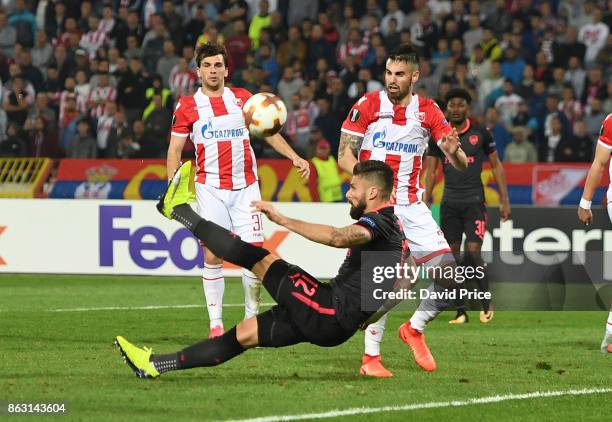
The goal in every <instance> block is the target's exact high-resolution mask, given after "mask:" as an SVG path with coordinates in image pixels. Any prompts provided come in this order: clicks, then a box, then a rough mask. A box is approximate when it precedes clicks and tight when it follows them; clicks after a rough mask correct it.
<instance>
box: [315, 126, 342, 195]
mask: <svg viewBox="0 0 612 422" xmlns="http://www.w3.org/2000/svg"><path fill="white" fill-rule="evenodd" d="M315 133H318V134H320V131H319V130H318V129H315V130H314V131H313V134H315ZM319 138H320V137H319ZM315 142H317V143H316V146H317V148H316V152H315V156H314V157H313V158H312V160H311V162H312V164H313V166H314V168H315V170H316V172H317V189H318V191H319V200H320V201H321V202H340V201H343V200H344V196H343V195H342V179H341V178H340V170H339V168H338V163H337V162H336V158H335V157H334V156H333V155H330V145H329V142H327V141H326V140H325V139H323V138H320V139H319V140H316V135H315Z"/></svg>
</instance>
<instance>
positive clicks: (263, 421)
mask: <svg viewBox="0 0 612 422" xmlns="http://www.w3.org/2000/svg"><path fill="white" fill-rule="evenodd" d="M603 393H612V388H589V389H583V390H564V391H536V392H534V393H525V394H507V395H497V396H489V397H479V398H478V397H477V398H473V399H467V400H455V401H443V402H428V403H413V404H404V405H399V406H384V407H353V408H350V409H336V410H331V411H329V412H321V413H304V414H301V415H277V416H265V417H261V418H253V419H237V420H233V421H228V422H276V421H297V420H304V419H326V418H335V417H339V416H351V415H363V414H368V413H383V412H398V411H410V410H420V409H441V408H445V407H462V406H471V405H475V404H488V403H499V402H503V401H510V400H529V399H539V398H546V397H561V396H584V395H588V394H603Z"/></svg>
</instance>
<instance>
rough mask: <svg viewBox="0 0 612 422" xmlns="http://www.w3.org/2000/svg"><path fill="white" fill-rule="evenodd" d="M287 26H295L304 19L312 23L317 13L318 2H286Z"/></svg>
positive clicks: (299, 0)
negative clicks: (287, 4)
mask: <svg viewBox="0 0 612 422" xmlns="http://www.w3.org/2000/svg"><path fill="white" fill-rule="evenodd" d="M288 2H289V7H288V9H287V24H288V25H289V26H291V25H297V24H299V23H300V22H302V20H304V19H310V21H314V20H316V18H317V13H319V2H316V1H304V0H288Z"/></svg>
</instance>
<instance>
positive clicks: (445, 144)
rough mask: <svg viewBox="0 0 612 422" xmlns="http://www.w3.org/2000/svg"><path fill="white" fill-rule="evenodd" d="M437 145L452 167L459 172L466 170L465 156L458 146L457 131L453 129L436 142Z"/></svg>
mask: <svg viewBox="0 0 612 422" xmlns="http://www.w3.org/2000/svg"><path fill="white" fill-rule="evenodd" d="M437 145H438V148H440V151H442V152H443V153H444V155H445V156H446V158H448V161H449V162H450V164H451V165H452V166H453V167H455V168H456V169H457V170H460V171H463V170H465V169H466V168H467V166H468V161H467V156H466V155H465V152H463V150H462V149H461V146H459V134H458V133H457V129H455V128H453V130H452V131H451V132H450V133H449V134H447V135H444V136H443V137H442V138H441V139H440V140H439V141H438V142H437Z"/></svg>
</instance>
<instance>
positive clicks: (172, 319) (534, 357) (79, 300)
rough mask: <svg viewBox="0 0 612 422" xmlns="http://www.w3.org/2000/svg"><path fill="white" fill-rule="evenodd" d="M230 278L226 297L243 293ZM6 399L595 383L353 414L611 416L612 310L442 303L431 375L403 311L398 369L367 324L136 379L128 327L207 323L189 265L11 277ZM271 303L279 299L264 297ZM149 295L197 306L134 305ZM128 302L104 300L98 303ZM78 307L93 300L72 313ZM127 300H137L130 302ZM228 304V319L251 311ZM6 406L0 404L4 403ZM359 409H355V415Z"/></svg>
mask: <svg viewBox="0 0 612 422" xmlns="http://www.w3.org/2000/svg"><path fill="white" fill-rule="evenodd" d="M241 290H242V285H241V283H240V282H239V281H238V280H237V279H228V281H227V285H226V290H225V302H226V303H227V304H240V303H242V300H243V298H242V292H241ZM0 291H1V292H2V294H1V295H0V327H1V329H0V356H1V358H0V402H3V403H4V404H6V403H7V402H13V403H14V402H66V403H67V407H68V415H67V417H68V418H69V419H74V420H86V421H91V420H100V421H108V420H118V421H127V420H129V421H140V420H142V421H151V420H179V421H184V420H200V421H201V420H226V419H243V418H256V417H266V416H282V415H300V414H307V413H313V412H328V411H332V410H336V409H338V410H342V409H348V408H355V407H370V408H371V407H383V406H402V405H408V404H423V403H431V402H447V401H452V400H457V401H461V400H467V399H472V398H479V397H489V396H494V395H508V394H523V393H532V392H537V391H540V392H544V391H565V390H572V389H592V388H598V387H599V388H606V389H608V392H604V393H598V394H590V395H567V396H562V397H548V398H530V399H525V400H511V401H503V402H499V403H489V404H472V405H468V406H463V407H448V406H446V407H438V408H431V409H420V410H403V411H388V412H380V413H375V414H357V415H353V416H350V420H364V421H365V420H376V421H378V420H409V419H410V420H419V421H423V420H432V421H441V420H448V419H451V418H452V420H478V419H483V418H484V419H487V420H521V421H525V420H532V421H543V420H581V421H584V420H605V419H607V418H609V417H610V416H611V414H612V394H611V393H610V392H609V391H610V390H609V388H610V387H612V385H611V383H610V380H612V355H604V354H602V353H600V352H599V343H600V341H601V337H602V335H603V330H604V325H605V320H606V314H605V313H604V312H563V313H562V312H497V313H496V316H495V320H494V321H493V323H492V324H489V325H482V324H480V323H479V322H478V316H477V314H476V313H472V314H471V315H472V317H473V318H472V320H471V322H470V323H469V324H466V325H464V326H452V325H449V324H448V320H449V319H451V318H452V316H453V314H451V313H450V312H447V313H444V314H442V315H441V317H440V318H438V320H436V321H435V322H433V323H432V324H431V325H430V326H429V328H428V331H427V340H428V343H429V345H430V347H431V349H432V352H433V354H434V356H435V357H436V359H437V362H438V370H437V371H436V372H434V373H425V372H423V371H422V370H420V369H419V368H418V367H417V366H416V364H415V363H414V362H413V360H412V357H411V354H410V352H409V350H408V349H407V347H406V346H404V345H403V343H401V342H400V341H399V339H398V338H397V336H396V330H397V327H398V326H399V324H400V323H401V322H403V321H404V320H405V318H407V317H408V315H409V313H408V312H397V313H393V314H392V315H391V318H390V320H389V323H388V325H387V327H388V328H387V334H386V337H385V341H384V343H383V357H384V362H385V364H386V366H387V368H388V369H390V370H391V371H393V372H394V374H395V376H394V377H393V378H391V379H366V378H363V377H360V376H359V375H358V369H359V363H360V358H361V354H362V351H363V334H362V333H358V334H357V335H356V336H355V337H354V338H352V339H351V340H350V341H349V342H347V343H345V344H344V345H342V346H340V347H337V348H331V349H324V348H318V347H315V346H312V345H307V344H304V345H298V346H294V347H291V348H285V349H277V350H274V349H255V350H250V351H247V352H246V353H245V354H243V355H242V356H240V357H238V358H236V359H234V360H232V361H230V362H228V363H227V364H225V365H222V366H219V367H216V368H201V369H195V370H191V371H184V372H175V373H170V374H165V375H164V376H162V377H161V378H160V379H157V380H154V381H150V380H141V379H137V378H136V377H135V376H134V375H133V373H132V372H131V371H130V370H129V368H128V367H127V365H125V364H124V363H123V361H122V360H121V358H120V356H119V353H118V352H117V350H116V349H115V348H114V347H113V345H112V343H113V339H114V337H115V336H116V335H124V336H125V337H126V338H128V339H129V340H130V341H133V342H134V343H136V344H138V345H148V346H151V347H153V349H154V350H156V351H158V352H170V351H175V350H178V349H180V348H182V347H183V346H186V345H189V344H192V343H195V342H196V341H199V340H201V339H203V338H205V337H206V336H207V334H208V323H207V314H206V311H205V309H204V307H203V306H202V307H198V306H196V305H200V304H203V293H202V286H201V282H200V281H199V280H198V279H197V278H191V277H129V276H113V277H110V276H57V275H53V276H51V275H6V274H5V275H2V276H0ZM263 301H264V302H271V300H270V298H269V297H268V296H267V295H265V296H264V298H263ZM151 305H159V306H168V305H194V306H192V307H188V306H184V307H175V308H161V309H140V310H138V309H129V308H132V307H146V306H151ZM108 307H115V308H122V309H113V310H109V309H99V310H92V309H91V308H108ZM75 308H81V309H86V310H84V311H60V312H57V311H56V310H58V309H60V310H70V309H75ZM126 308H128V309H126ZM243 312H244V310H243V308H242V307H240V306H228V307H225V308H224V319H225V326H226V327H230V326H231V325H233V324H235V323H236V322H237V321H238V320H239V319H240V318H242V315H243ZM1 413H2V412H0V414H1ZM344 419H345V420H348V417H346V418H344Z"/></svg>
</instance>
